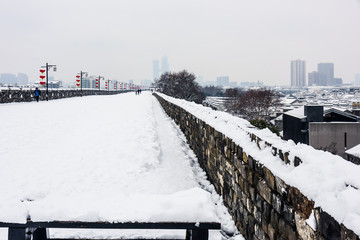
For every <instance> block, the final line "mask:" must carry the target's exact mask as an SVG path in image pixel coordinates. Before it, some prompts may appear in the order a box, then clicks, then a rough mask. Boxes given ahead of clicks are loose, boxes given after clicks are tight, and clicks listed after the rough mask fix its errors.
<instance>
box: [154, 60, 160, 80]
mask: <svg viewBox="0 0 360 240" xmlns="http://www.w3.org/2000/svg"><path fill="white" fill-rule="evenodd" d="M159 77H160V62H159V60H154V61H153V78H154V80H156V79H159Z"/></svg>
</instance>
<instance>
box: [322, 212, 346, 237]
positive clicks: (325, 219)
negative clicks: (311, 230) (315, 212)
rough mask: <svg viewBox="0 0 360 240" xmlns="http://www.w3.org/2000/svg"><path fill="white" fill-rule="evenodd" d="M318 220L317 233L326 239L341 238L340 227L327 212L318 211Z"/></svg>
mask: <svg viewBox="0 0 360 240" xmlns="http://www.w3.org/2000/svg"><path fill="white" fill-rule="evenodd" d="M319 214H320V216H319V217H320V218H319V222H318V231H319V232H320V233H321V235H322V236H324V237H325V238H326V239H331V240H335V239H340V238H341V227H340V224H339V223H338V222H337V221H336V220H335V219H334V218H333V217H332V216H330V215H329V214H328V213H327V212H324V211H322V210H320V211H319Z"/></svg>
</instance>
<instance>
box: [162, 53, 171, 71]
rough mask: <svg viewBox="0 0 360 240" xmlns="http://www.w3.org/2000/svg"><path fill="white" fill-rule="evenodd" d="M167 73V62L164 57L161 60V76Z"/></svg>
mask: <svg viewBox="0 0 360 240" xmlns="http://www.w3.org/2000/svg"><path fill="white" fill-rule="evenodd" d="M167 72H169V62H168V59H167V57H166V56H164V57H162V58H161V74H164V73H167Z"/></svg>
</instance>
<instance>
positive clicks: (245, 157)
mask: <svg viewBox="0 0 360 240" xmlns="http://www.w3.org/2000/svg"><path fill="white" fill-rule="evenodd" d="M243 161H244V162H246V163H248V157H247V155H246V152H243Z"/></svg>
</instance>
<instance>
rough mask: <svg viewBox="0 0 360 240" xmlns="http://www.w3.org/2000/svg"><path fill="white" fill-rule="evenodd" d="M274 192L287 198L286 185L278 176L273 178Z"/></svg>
mask: <svg viewBox="0 0 360 240" xmlns="http://www.w3.org/2000/svg"><path fill="white" fill-rule="evenodd" d="M275 187H276V191H277V192H278V193H279V194H280V195H281V196H283V197H285V198H286V197H287V192H288V185H287V184H286V183H285V182H284V181H283V180H282V179H281V178H279V177H278V176H275Z"/></svg>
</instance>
